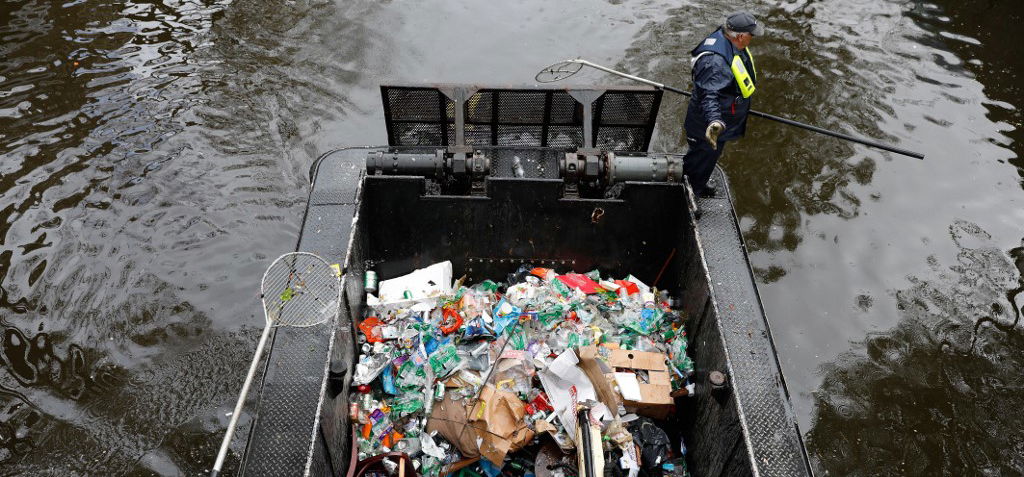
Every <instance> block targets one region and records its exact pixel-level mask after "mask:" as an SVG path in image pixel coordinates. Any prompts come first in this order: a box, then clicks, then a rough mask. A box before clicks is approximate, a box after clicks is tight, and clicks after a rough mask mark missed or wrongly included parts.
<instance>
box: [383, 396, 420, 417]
mask: <svg viewBox="0 0 1024 477" xmlns="http://www.w3.org/2000/svg"><path fill="white" fill-rule="evenodd" d="M420 409H423V400H421V399H418V398H416V397H415V395H414V394H408V395H405V396H402V397H401V398H398V400H397V401H395V402H393V403H391V412H392V413H397V414H398V415H399V416H407V415H409V414H412V413H414V412H416V411H419V410H420Z"/></svg>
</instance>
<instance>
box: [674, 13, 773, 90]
mask: <svg viewBox="0 0 1024 477" xmlns="http://www.w3.org/2000/svg"><path fill="white" fill-rule="evenodd" d="M746 51H747V56H749V57H750V69H751V71H747V66H746V65H744V64H743V58H742V57H741V56H740V52H739V51H737V50H736V48H735V47H734V46H732V42H730V41H729V39H727V38H726V37H725V33H724V32H723V31H722V29H721V28H719V29H718V30H715V31H714V32H713V33H711V34H710V35H708V37H707V38H705V39H704V41H702V42H701V43H700V45H698V46H697V47H696V48H694V49H693V51H691V52H690V54H691V55H693V58H692V59H691V60H690V62H691V63H692V64H697V60H698V59H700V57H702V56H704V55H707V54H711V53H714V54H717V55H719V56H721V57H722V58H725V60H726V61H727V62H729V69H730V70H732V76H733V78H735V80H736V88H737V90H738V92H739V94H740V95H741V96H743V97H744V98H749V97H750V96H751V95H753V94H754V91H755V90H756V89H757V87H756V85H755V83H756V82H757V67H756V66H754V53H753V52H751V51H750V47H749V46H748V47H747V49H746Z"/></svg>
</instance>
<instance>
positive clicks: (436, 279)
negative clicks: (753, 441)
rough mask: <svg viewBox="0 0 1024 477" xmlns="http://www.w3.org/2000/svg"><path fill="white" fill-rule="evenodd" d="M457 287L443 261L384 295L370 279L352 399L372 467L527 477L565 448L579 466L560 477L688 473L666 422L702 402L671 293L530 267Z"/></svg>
mask: <svg viewBox="0 0 1024 477" xmlns="http://www.w3.org/2000/svg"><path fill="white" fill-rule="evenodd" d="M452 275H453V274H452V265H451V262H442V263H438V264H435V265H432V266H430V267H427V268H424V269H420V270H416V271H415V272H413V273H411V274H409V275H406V276H403V277H398V278H394V279H391V280H385V281H382V282H380V283H379V286H378V284H377V283H376V278H375V275H374V274H373V272H372V271H371V272H367V276H366V290H367V305H368V306H367V307H366V311H365V313H364V316H363V319H362V320H361V321H360V322H359V324H358V330H359V333H358V339H359V343H360V357H359V362H358V364H357V365H356V373H355V377H354V380H353V385H354V387H355V392H354V393H353V395H352V396H351V400H350V406H351V408H350V414H351V416H350V417H351V418H352V420H353V422H354V423H355V425H356V426H357V430H358V432H357V435H358V440H357V446H358V457H359V459H360V461H366V460H368V459H370V458H372V457H373V456H378V455H381V454H388V453H404V454H406V455H408V456H409V457H410V458H411V461H410V462H411V465H413V467H414V470H415V473H417V474H419V475H423V476H436V475H440V474H441V473H446V474H447V473H452V472H455V471H458V470H459V469H462V468H465V469H463V471H462V472H463V473H465V474H466V475H487V476H489V477H494V476H496V475H498V474H500V473H501V472H502V469H506V471H508V469H509V468H515V469H516V471H515V472H513V473H514V474H515V475H529V474H532V473H533V464H532V462H535V461H538V460H539V459H540V457H539V452H540V451H538V450H537V449H539V448H542V447H543V448H544V452H548V453H549V454H550V453H551V448H554V447H555V446H557V448H556V449H558V450H561V451H562V453H565V454H566V455H572V454H573V453H575V454H576V456H577V459H576V460H577V465H575V466H574V465H573V463H572V462H569V463H567V464H566V465H565V467H564V469H568V470H564V469H563V468H561V467H558V466H555V467H556V469H555V470H554V471H553V472H552V473H550V474H548V475H581V476H582V475H587V473H586V472H584V471H583V469H582V467H583V466H595V467H591V469H592V470H593V469H594V468H597V467H600V468H603V467H604V466H612V467H614V468H615V469H616V470H615V472H614V473H612V474H611V475H622V476H630V477H635V476H636V475H638V473H639V471H640V470H641V469H643V470H644V471H645V472H646V475H685V463H684V462H685V461H684V460H683V458H682V454H683V453H684V452H685V451H684V450H682V449H685V448H684V447H682V443H681V442H680V443H679V446H680V449H678V450H676V451H673V450H672V448H671V446H670V445H669V438H668V437H667V435H666V434H665V432H664V431H663V430H661V429H660V428H659V427H657V425H656V424H655V422H663V421H664V420H665V419H666V418H668V417H669V416H670V415H671V414H672V413H673V412H674V409H675V398H676V397H678V396H685V395H687V394H692V392H693V387H692V384H689V376H690V374H691V373H692V371H693V364H692V362H691V360H690V358H689V357H688V356H687V354H686V348H687V341H686V335H685V333H684V332H683V329H682V325H683V316H682V315H681V313H680V312H678V311H675V310H673V309H672V306H671V304H672V303H673V301H672V299H671V298H670V297H669V296H668V295H667V294H666V293H665V292H663V291H659V290H656V289H652V288H651V287H649V286H647V285H646V284H644V283H643V282H642V281H641V280H639V279H637V278H636V277H633V276H627V277H625V278H624V279H618V280H615V279H610V278H607V277H602V276H601V275H600V273H599V272H598V271H591V272H589V273H585V274H579V273H565V274H558V273H556V272H555V271H554V270H552V269H548V268H539V267H538V268H532V267H525V266H524V267H521V268H520V269H519V270H518V271H517V272H516V273H514V274H511V275H510V276H509V277H507V280H505V282H504V284H501V283H496V282H493V281H490V280H486V281H483V282H481V283H477V284H474V285H472V286H467V285H466V284H465V283H464V278H465V277H463V279H459V280H458V281H455V282H454V283H453V281H452ZM652 419H653V420H652ZM659 432H660V435H659V434H658V433H659ZM652 442H656V443H653V444H652ZM542 444H543V445H542ZM658 446H661V447H658ZM662 448H663V449H662ZM587 449H589V451H588V450H587ZM652 449H653V450H652ZM659 449H660V450H659ZM523 452H527V453H528V454H529V456H530V457H529V458H520V457H517V453H518V454H521V453H523ZM554 454H556V455H557V454H559V453H554ZM648 454H650V455H648ZM552 458H553V459H557V458H559V457H557V456H556V457H552ZM612 460H614V461H612ZM384 463H385V464H388V465H389V466H390V468H388V469H387V470H389V471H390V472H388V473H390V474H392V475H398V473H396V472H395V469H394V468H393V467H395V466H396V465H397V464H395V462H391V461H387V460H385V462H384ZM402 465H403V469H404V465H405V463H404V462H402ZM510 466H511V467H510ZM516 466H519V467H523V468H522V469H519V468H517V467H516ZM549 467H550V466H549ZM574 467H575V469H574V470H573V468H574ZM560 469H563V470H560ZM599 474H602V475H603V470H602V471H600V472H599Z"/></svg>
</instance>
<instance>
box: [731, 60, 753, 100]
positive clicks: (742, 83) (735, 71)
mask: <svg viewBox="0 0 1024 477" xmlns="http://www.w3.org/2000/svg"><path fill="white" fill-rule="evenodd" d="M747 54H748V55H750V67H751V68H752V69H753V70H754V74H757V67H755V66H754V54H753V53H751V52H750V49H749V48H747ZM731 68H732V75H733V77H734V78H736V85H738V86H739V87H740V93H741V94H742V95H743V97H744V98H749V97H750V95H752V94H754V90H755V89H757V88H756V87H754V78H752V77H751V76H750V73H749V72H748V71H747V67H746V66H745V65H744V64H743V60H742V59H741V58H740V55H733V57H732V65H731Z"/></svg>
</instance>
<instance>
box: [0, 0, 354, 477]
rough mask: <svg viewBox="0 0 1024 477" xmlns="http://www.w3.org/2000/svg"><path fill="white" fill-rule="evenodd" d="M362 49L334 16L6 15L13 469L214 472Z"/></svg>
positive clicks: (275, 9)
mask: <svg viewBox="0 0 1024 477" xmlns="http://www.w3.org/2000/svg"><path fill="white" fill-rule="evenodd" d="M371 8H372V6H369V7H366V8H365V10H369V9H371ZM361 32H365V29H364V28H363V27H362V26H360V25H359V24H357V23H356V22H353V21H349V20H348V19H345V18H344V17H343V16H341V15H339V11H338V10H337V9H336V7H335V5H334V4H333V3H328V2H305V3H303V2H290V1H279V2H267V1H239V2H234V3H232V2H230V1H227V0H223V1H217V0H209V1H194V0H182V1H176V0H169V1H135V2H131V3H123V2H68V3H63V4H61V3H52V2H45V1H13V2H6V3H4V5H3V6H2V7H0V58H2V60H0V157H2V158H3V160H2V161H0V322H2V324H3V328H2V329H3V333H4V335H3V338H4V341H3V343H2V345H3V349H2V351H3V354H2V360H0V368H2V369H0V401H2V402H0V404H2V405H3V407H2V408H0V462H2V465H3V468H4V472H5V473H13V474H23V475H39V474H42V473H46V472H51V473H54V472H55V473H57V474H61V475H111V474H123V473H126V472H132V471H134V472H142V473H154V472H155V473H158V474H163V475H179V474H196V473H200V472H202V470H203V469H207V468H209V466H210V464H211V462H212V460H213V455H214V453H215V452H216V446H217V445H218V444H219V438H220V436H221V435H222V432H223V426H224V425H225V424H226V417H225V414H226V412H227V411H228V410H229V407H230V405H231V402H232V401H233V398H234V396H235V395H236V393H237V391H238V386H239V383H240V382H241V377H242V375H243V373H244V370H245V368H246V366H247V363H248V361H249V359H250V356H251V350H252V348H253V345H254V341H255V337H256V336H257V335H258V329H259V328H261V327H262V324H263V323H262V314H260V315H259V316H257V313H260V311H259V302H258V296H257V290H258V286H259V284H258V280H259V276H260V274H261V273H262V269H263V267H264V266H265V264H266V261H267V259H268V257H273V256H276V255H277V254H279V253H281V252H284V251H287V250H289V249H291V248H292V247H293V246H294V243H295V237H296V233H297V227H298V222H299V219H300V214H301V211H302V208H303V205H304V199H305V193H306V189H305V183H306V171H307V170H308V166H309V163H310V162H311V160H312V159H313V158H314V157H316V155H318V154H319V153H320V152H322V150H323V149H324V147H323V146H322V145H321V144H318V143H315V142H312V141H310V140H308V139H306V138H308V137H311V136H315V135H314V134H312V133H313V131H315V130H317V129H319V128H320V127H321V126H320V125H321V124H322V123H321V121H327V120H330V119H332V118H334V117H337V116H338V111H343V110H344V108H345V106H346V104H347V100H346V94H345V92H346V90H347V88H346V87H345V86H344V85H345V84H346V82H347V81H351V80H352V77H353V75H352V73H351V71H349V70H347V68H350V67H351V62H353V61H357V59H358V58H359V57H360V56H362V55H364V54H365V50H366V49H368V48H370V47H371V45H372V43H371V42H359V41H353V40H358V39H359V38H362V36H361ZM329 33H330V35H329ZM333 34H343V35H346V36H345V37H344V38H343V37H337V36H333ZM317 38H320V39H319V40H318V43H317V44H316V46H315V47H312V48H311V47H310V46H309V45H310V44H309V43H308V42H310V41H311V40H315V39H317ZM320 48H326V49H329V50H331V51H332V52H333V53H337V54H339V55H345V56H344V57H328V55H323V54H322V51H321V50H320ZM310 116H313V117H316V120H315V121H307V120H306V118H307V117H310ZM244 422H246V419H243V423H244ZM238 445H241V443H238ZM234 459H235V458H234V457H232V460H229V462H228V466H227V468H228V469H229V470H230V469H234V468H235V466H236V464H237V462H236V460H234Z"/></svg>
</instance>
